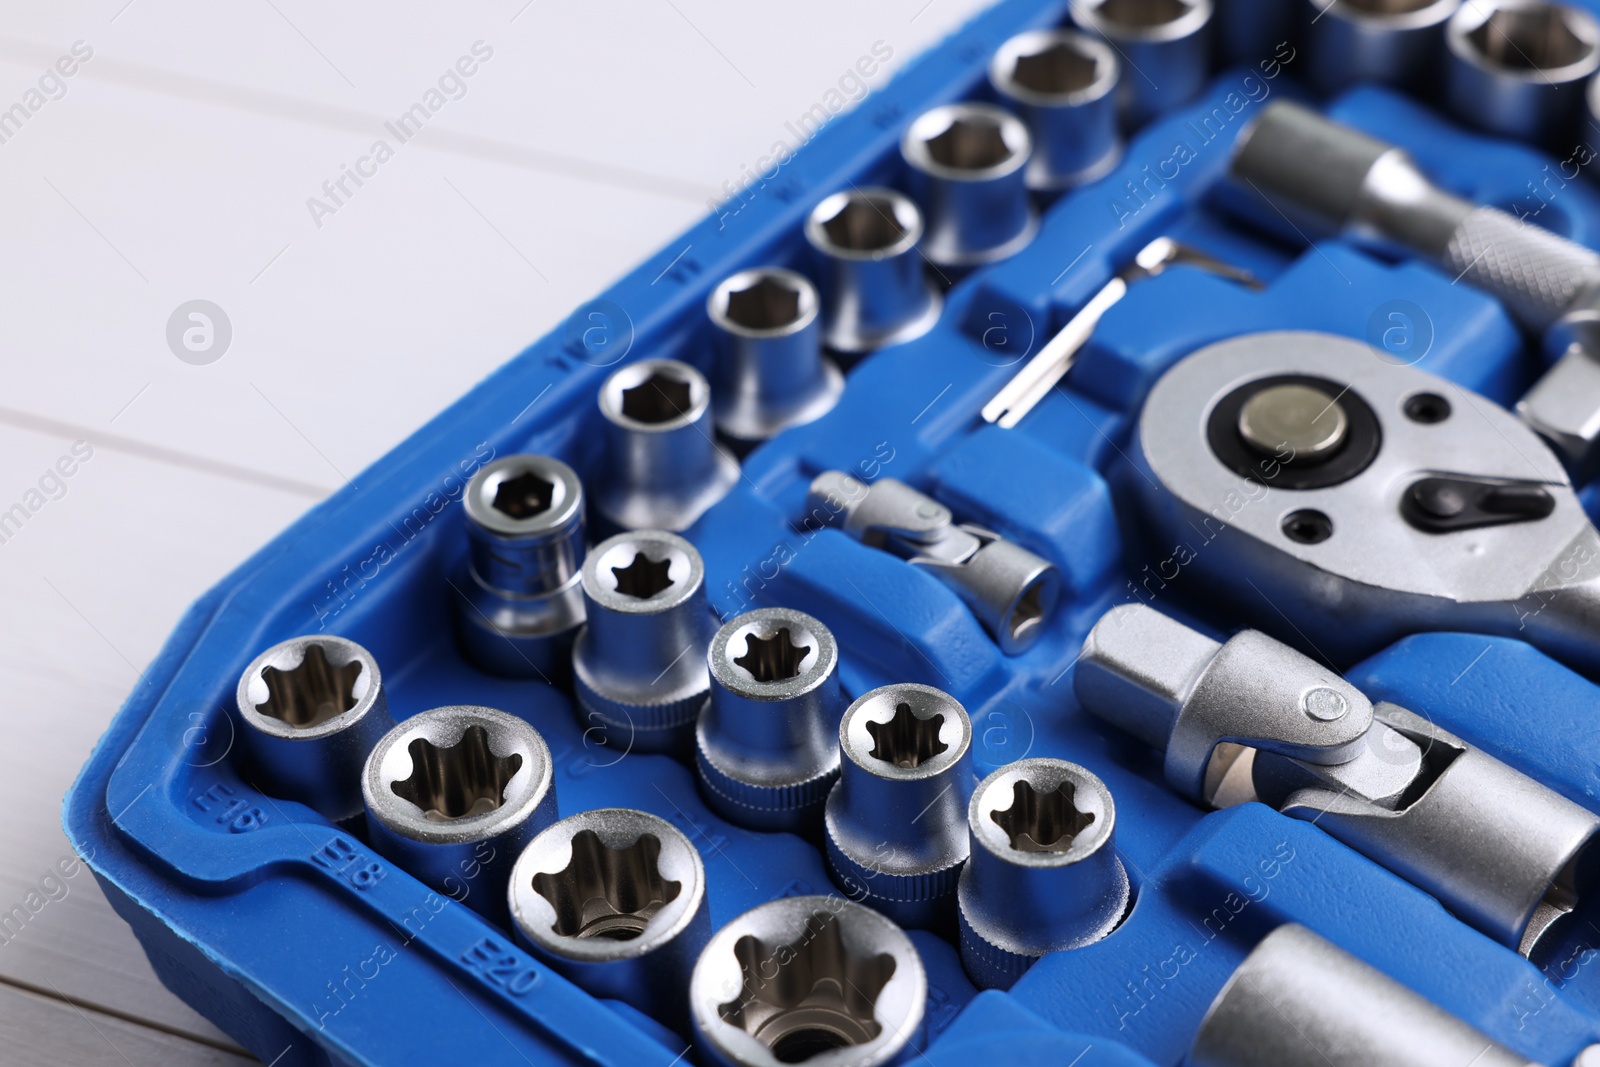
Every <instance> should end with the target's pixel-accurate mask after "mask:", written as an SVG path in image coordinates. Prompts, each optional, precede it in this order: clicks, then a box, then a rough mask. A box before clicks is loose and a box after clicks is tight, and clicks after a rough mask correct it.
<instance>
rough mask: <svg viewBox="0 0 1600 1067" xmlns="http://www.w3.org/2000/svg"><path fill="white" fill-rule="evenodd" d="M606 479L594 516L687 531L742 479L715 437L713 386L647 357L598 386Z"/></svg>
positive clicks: (624, 526)
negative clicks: (713, 434)
mask: <svg viewBox="0 0 1600 1067" xmlns="http://www.w3.org/2000/svg"><path fill="white" fill-rule="evenodd" d="M600 414H601V416H602V417H603V418H604V420H605V439H606V453H605V463H604V469H603V477H601V478H600V479H599V480H598V481H597V482H596V483H595V490H594V492H593V494H592V495H591V498H590V499H591V500H592V501H593V503H594V508H595V512H596V513H597V514H596V518H597V519H598V520H600V521H599V523H598V524H599V525H602V526H603V527H604V528H605V529H606V530H607V531H608V532H615V531H616V530H670V531H672V532H674V533H676V532H679V531H682V530H687V529H688V528H689V527H690V526H692V525H694V522H695V520H696V519H698V518H699V517H700V516H701V515H702V514H704V513H705V511H706V509H707V508H709V507H711V505H713V504H715V503H716V502H717V501H719V500H721V499H722V498H723V497H724V496H726V495H727V493H728V490H729V489H732V488H733V485H734V483H735V482H737V481H738V480H739V463H738V461H737V460H736V459H734V457H733V456H732V455H731V454H730V453H729V452H727V451H725V450H724V449H723V448H722V447H721V446H719V445H718V444H717V443H716V441H715V440H714V439H713V437H712V423H711V386H710V385H709V384H708V383H707V382H706V379H705V376H704V375H702V374H701V373H700V372H699V371H697V370H695V369H694V368H693V367H691V366H689V365H688V364H687V363H679V362H678V361H677V360H675V359H646V360H641V361H639V362H638V363H629V364H625V365H624V366H622V367H619V368H617V370H615V371H613V372H612V374H611V376H610V377H609V378H607V379H606V380H605V382H604V383H603V384H602V385H601V386H600Z"/></svg>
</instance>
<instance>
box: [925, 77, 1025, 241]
mask: <svg viewBox="0 0 1600 1067" xmlns="http://www.w3.org/2000/svg"><path fill="white" fill-rule="evenodd" d="M900 154H901V155H902V156H903V157H904V158H905V161H906V163H907V165H908V166H909V167H910V174H911V190H912V195H913V197H914V198H915V199H916V201H917V203H918V204H919V205H920V206H921V207H922V213H923V217H924V219H925V221H926V224H927V236H926V237H925V238H924V239H923V252H924V254H925V255H927V257H928V259H929V260H931V261H932V262H933V263H935V264H937V265H938V266H940V267H951V268H961V267H975V266H978V265H980V264H983V263H992V262H994V261H995V260H999V259H1004V258H1005V257H1007V256H1010V255H1013V254H1015V253H1016V252H1018V251H1021V249H1022V248H1023V247H1025V246H1026V245H1027V244H1028V242H1029V241H1032V240H1033V235H1034V233H1035V232H1037V230H1038V228H1039V217H1038V215H1037V213H1036V212H1035V211H1034V209H1033V204H1032V203H1031V202H1030V201H1029V199H1028V186H1027V165H1028V159H1029V157H1030V156H1031V155H1032V154H1033V143H1032V139H1031V138H1030V137H1029V136H1028V127H1027V126H1025V125H1023V122H1022V120H1021V119H1019V118H1017V117H1016V116H1015V115H1013V114H1011V113H1010V112H1009V111H1004V110H1002V109H1000V108H998V107H994V106H992V105H990V104H945V105H943V106H940V107H936V108H932V109H931V110H928V111H924V112H923V113H922V114H921V115H918V116H917V117H916V119H915V120H913V121H912V123H911V125H910V126H909V127H908V128H907V129H906V132H905V136H904V137H902V138H901V140H900Z"/></svg>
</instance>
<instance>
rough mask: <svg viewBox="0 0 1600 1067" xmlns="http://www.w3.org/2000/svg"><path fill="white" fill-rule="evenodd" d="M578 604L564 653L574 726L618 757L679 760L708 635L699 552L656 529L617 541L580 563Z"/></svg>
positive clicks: (703, 677) (704, 678)
mask: <svg viewBox="0 0 1600 1067" xmlns="http://www.w3.org/2000/svg"><path fill="white" fill-rule="evenodd" d="M583 595H584V597H585V599H586V600H587V602H588V609H587V610H588V621H587V622H586V623H585V624H584V627H583V629H582V630H580V631H579V632H578V637H577V640H576V641H575V642H574V643H573V648H572V669H573V670H572V672H573V681H574V683H575V690H576V693H577V697H578V708H579V711H580V713H581V715H582V717H583V726H584V727H585V728H586V729H589V730H598V731H599V732H600V734H601V736H600V738H599V740H600V741H601V742H602V743H604V744H607V745H610V746H613V747H615V748H616V749H618V750H619V751H623V752H626V751H640V752H675V753H678V754H687V752H688V750H689V747H690V746H691V745H692V744H693V737H694V724H695V719H696V718H697V717H698V716H699V715H700V709H701V708H702V707H704V706H705V703H706V697H707V695H708V693H709V691H710V688H711V679H710V675H709V674H708V672H707V670H706V655H705V650H706V647H707V646H708V645H709V644H710V643H711V635H712V632H713V630H714V629H715V626H716V623H715V617H714V616H713V615H712V614H711V607H710V605H709V604H708V603H707V601H706V590H705V564H704V562H703V561H702V560H701V559H700V553H699V552H697V551H696V550H695V547H694V546H693V545H692V544H690V543H689V542H688V541H685V540H684V539H683V538H681V537H679V536H678V535H677V534H673V533H668V532H666V531H665V530H637V531H634V532H632V533H624V534H618V535H617V536H615V537H612V538H610V539H608V540H606V541H602V542H601V543H600V544H598V545H596V546H595V547H594V550H593V551H592V552H590V553H589V557H588V559H586V560H585V561H584V564H583Z"/></svg>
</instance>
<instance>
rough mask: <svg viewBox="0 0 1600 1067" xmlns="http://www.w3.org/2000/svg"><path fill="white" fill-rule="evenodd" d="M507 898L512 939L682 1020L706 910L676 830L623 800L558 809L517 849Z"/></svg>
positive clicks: (589, 985) (611, 991) (643, 1006)
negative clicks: (562, 812)
mask: <svg viewBox="0 0 1600 1067" xmlns="http://www.w3.org/2000/svg"><path fill="white" fill-rule="evenodd" d="M510 906H511V921H512V922H513V923H514V924H515V930H516V934H517V939H518V940H519V941H520V942H521V943H522V944H523V945H524V946H526V947H527V948H528V950H529V951H531V952H532V953H533V954H534V955H535V956H538V957H539V958H540V959H542V960H544V961H545V962H546V963H548V964H549V965H550V966H551V967H553V968H554V969H555V970H557V971H559V972H560V973H561V974H563V975H565V976H566V977H567V978H568V979H569V980H570V981H572V982H573V983H574V984H575V985H578V986H580V987H581V988H583V989H585V990H587V991H588V992H589V993H591V994H593V995H594V996H597V997H605V998H608V999H611V1000H620V1001H623V1002H625V1003H628V1004H632V1005H633V1006H634V1007H636V1008H638V1009H639V1010H640V1011H642V1012H644V1013H645V1014H647V1015H650V1016H652V1017H653V1018H655V1019H656V1020H658V1021H660V1022H665V1023H667V1024H668V1025H670V1026H673V1027H674V1028H676V1029H680V1030H687V1028H688V1027H687V1023H688V1015H687V1008H688V1004H687V998H685V997H684V995H683V991H684V990H685V989H686V988H688V985H689V976H690V974H691V973H693V971H694V965H695V962H696V961H697V960H698V959H699V958H700V952H701V950H702V949H704V948H705V945H706V941H707V940H708V939H709V938H710V937H711V918H710V912H709V911H708V910H707V907H706V870H705V864H704V863H703V862H702V861H701V859H700V854H699V853H698V852H696V851H695V848H694V845H692V844H690V842H689V839H688V838H687V837H685V836H684V834H683V831H681V830H679V829H678V828H677V827H675V826H673V825H672V824H671V823H669V822H667V821H666V820H665V819H662V818H659V817H658V816H655V815H651V814H649V813H647V812H643V811H635V810H633V809H631V808H597V809H595V810H593V811H585V812H582V813H580V814H578V815H572V816H569V817H567V818H565V819H562V820H561V821H560V822H558V823H556V824H555V825H553V826H551V827H550V828H549V829H547V830H545V831H544V832H543V833H541V834H539V836H538V837H536V838H534V839H533V841H532V842H530V843H529V845H528V847H527V848H526V849H524V850H523V852H522V855H521V856H520V857H518V859H517V863H516V866H515V867H513V868H512V871H511V889H510Z"/></svg>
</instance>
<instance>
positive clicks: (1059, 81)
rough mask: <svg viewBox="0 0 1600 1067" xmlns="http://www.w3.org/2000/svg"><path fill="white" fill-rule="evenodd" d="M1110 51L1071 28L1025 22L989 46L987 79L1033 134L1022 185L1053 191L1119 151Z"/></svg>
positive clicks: (1097, 171) (1103, 168) (1110, 161)
mask: <svg viewBox="0 0 1600 1067" xmlns="http://www.w3.org/2000/svg"><path fill="white" fill-rule="evenodd" d="M1120 72H1121V64H1119V63H1118V62H1117V56H1116V53H1115V52H1113V51H1112V50H1111V49H1110V47H1108V46H1107V45H1106V44H1105V42H1103V41H1100V40H1097V39H1095V38H1094V37H1091V36H1089V35H1088V34H1085V33H1077V32H1075V31H1073V30H1030V31H1028V32H1027V33H1019V34H1017V35H1016V36H1015V37H1012V38H1011V39H1010V40H1008V41H1006V42H1005V43H1004V44H1002V45H1001V46H1000V47H999V49H997V50H996V51H995V54H994V58H993V59H992V60H991V61H990V63H989V81H990V83H991V84H993V85H994V88H995V91H996V92H997V93H999V94H1000V98H1001V99H1002V100H1003V101H1005V103H1006V104H1007V105H1009V106H1010V107H1011V109H1012V110H1014V111H1015V112H1016V113H1017V114H1018V115H1020V116H1021V117H1022V120H1023V121H1024V122H1026V123H1027V124H1028V132H1029V134H1031V135H1032V138H1033V156H1032V158H1030V159H1029V160H1028V167H1027V182H1028V188H1030V189H1033V190H1035V191H1038V192H1044V193H1056V192H1060V191H1061V190H1063V189H1067V188H1070V187H1072V186H1074V185H1083V184H1086V183H1088V182H1092V181H1094V180H1095V179H1097V178H1101V177H1104V176H1105V175H1106V174H1108V173H1109V172H1110V171H1111V169H1112V168H1113V167H1115V166H1116V165H1117V163H1118V162H1119V161H1120V160H1121V159H1122V138H1121V135H1120V134H1119V133H1118V130H1117V99H1116V92H1115V90H1116V87H1117V82H1118V79H1119V78H1120V76H1121V73H1120Z"/></svg>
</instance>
